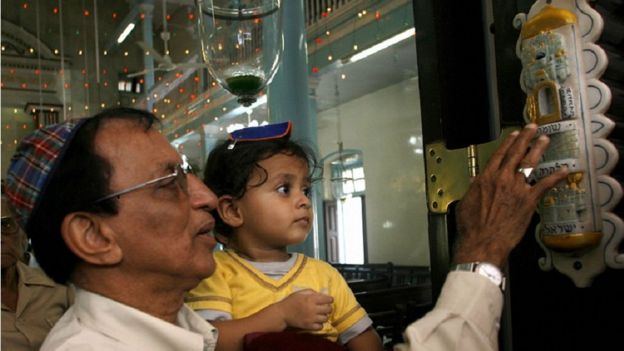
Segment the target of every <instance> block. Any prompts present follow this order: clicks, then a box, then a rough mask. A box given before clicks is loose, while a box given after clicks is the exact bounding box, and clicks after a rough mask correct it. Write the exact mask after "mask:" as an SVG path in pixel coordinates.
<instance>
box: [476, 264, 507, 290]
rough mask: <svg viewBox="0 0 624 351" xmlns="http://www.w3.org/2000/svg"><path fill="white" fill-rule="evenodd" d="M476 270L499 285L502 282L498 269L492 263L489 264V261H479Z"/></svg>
mask: <svg viewBox="0 0 624 351" xmlns="http://www.w3.org/2000/svg"><path fill="white" fill-rule="evenodd" d="M477 271H478V272H479V274H482V275H484V276H486V277H488V278H490V280H491V281H492V282H494V283H495V284H496V285H500V284H501V283H502V282H503V276H502V274H501V272H500V270H499V269H498V268H497V267H496V266H494V265H491V264H489V263H480V264H479V265H478V266H477Z"/></svg>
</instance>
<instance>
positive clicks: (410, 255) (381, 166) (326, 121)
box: [318, 78, 429, 266]
mask: <svg viewBox="0 0 624 351" xmlns="http://www.w3.org/2000/svg"><path fill="white" fill-rule="evenodd" d="M339 109H340V110H339V111H337V109H336V108H332V109H328V110H325V111H322V112H319V113H318V121H319V123H318V124H319V129H318V141H319V152H320V154H321V156H325V155H327V154H328V153H330V152H332V151H336V150H337V141H338V136H337V132H336V130H337V124H336V119H337V118H336V116H337V115H338V114H339V115H340V120H341V130H342V133H341V134H342V137H341V139H342V141H343V144H344V148H345V149H360V150H362V151H363V155H364V172H365V176H366V228H367V240H368V257H369V262H370V263H384V262H388V261H392V262H394V263H395V264H401V265H425V266H428V265H429V246H428V238H427V235H428V234H427V208H426V198H425V171H424V158H423V155H422V148H423V146H422V137H421V136H422V131H421V119H420V99H419V94H418V79H417V78H411V79H407V80H404V81H402V82H400V83H398V84H395V85H392V86H389V87H386V88H384V89H381V90H378V91H376V92H374V93H371V94H368V95H364V96H362V97H360V98H358V99H355V100H352V101H349V102H347V103H344V104H342V105H340V106H339ZM410 139H411V140H412V142H414V141H416V145H413V144H410ZM418 149H419V150H420V151H417V150H418Z"/></svg>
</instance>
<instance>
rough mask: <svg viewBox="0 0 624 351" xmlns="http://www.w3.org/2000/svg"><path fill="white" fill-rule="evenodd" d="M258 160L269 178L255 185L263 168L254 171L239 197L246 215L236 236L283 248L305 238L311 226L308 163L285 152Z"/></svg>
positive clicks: (264, 246) (262, 245)
mask: <svg viewBox="0 0 624 351" xmlns="http://www.w3.org/2000/svg"><path fill="white" fill-rule="evenodd" d="M259 164H260V166H262V168H264V169H265V170H266V172H267V174H268V178H267V180H266V182H264V183H263V184H262V185H260V186H254V185H255V184H258V183H259V182H260V181H261V179H262V178H261V175H262V173H261V171H260V170H258V171H255V173H254V174H252V176H251V177H250V180H249V183H248V185H247V186H248V187H247V191H246V193H245V195H243V197H242V198H241V199H239V200H237V202H238V208H239V210H240V211H241V215H242V218H243V224H242V226H241V227H239V228H237V230H236V235H237V240H239V241H240V240H243V241H245V244H247V245H251V246H254V247H257V248H262V249H269V250H270V249H278V250H284V249H285V248H286V246H288V245H292V244H298V243H301V242H303V241H304V240H305V238H306V237H307V235H308V233H309V232H310V229H311V228H312V221H313V218H314V217H313V216H314V215H313V213H312V206H311V201H310V198H309V194H310V180H309V174H308V166H307V163H306V161H305V160H302V159H301V158H298V157H294V156H288V155H285V154H277V155H274V156H272V157H270V158H268V159H266V160H263V161H261V162H259Z"/></svg>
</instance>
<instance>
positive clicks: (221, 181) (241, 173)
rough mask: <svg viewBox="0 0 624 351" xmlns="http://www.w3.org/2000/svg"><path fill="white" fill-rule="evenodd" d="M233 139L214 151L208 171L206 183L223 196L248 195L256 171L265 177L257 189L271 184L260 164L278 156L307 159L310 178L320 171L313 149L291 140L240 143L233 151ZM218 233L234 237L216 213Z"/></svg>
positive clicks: (205, 176)
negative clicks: (251, 178) (266, 183)
mask: <svg viewBox="0 0 624 351" xmlns="http://www.w3.org/2000/svg"><path fill="white" fill-rule="evenodd" d="M231 144H232V141H231V140H225V141H223V142H221V143H219V144H217V146H216V147H215V148H214V150H212V151H211V152H210V155H209V156H208V160H207V161H206V167H205V169H204V183H205V184H206V185H207V186H208V187H209V188H210V189H211V190H212V191H214V193H215V194H216V195H217V196H218V197H219V196H222V195H230V196H232V197H234V198H235V199H240V198H242V197H243V195H245V192H246V190H247V185H248V182H249V178H250V177H251V175H252V174H253V172H254V171H255V170H258V171H260V172H261V174H263V176H261V179H260V181H259V182H258V183H256V184H250V186H253V187H256V186H260V185H262V184H264V183H265V182H266V181H267V178H268V174H267V171H266V170H265V169H264V168H262V167H261V166H260V165H259V164H258V163H259V162H260V161H263V160H266V159H268V158H271V157H272V156H275V155H277V154H285V155H288V156H294V157H297V158H300V159H302V160H304V161H305V162H306V163H307V166H308V170H309V175H310V178H312V174H313V173H314V172H315V171H316V170H317V168H318V167H317V160H316V156H315V154H314V152H313V151H312V149H311V148H309V147H307V146H305V145H302V144H300V143H297V142H294V141H291V140H289V139H285V138H284V139H276V140H262V141H251V142H248V141H245V142H237V143H235V144H234V147H233V148H231V147H230V145H231ZM214 212H215V213H214V217H215V220H216V225H215V231H216V233H217V234H219V235H222V236H224V237H226V238H228V237H230V236H231V234H232V228H231V227H230V226H228V225H227V224H225V223H224V222H223V221H222V220H221V218H220V217H219V215H218V213H216V212H217V211H216V210H215V211H214Z"/></svg>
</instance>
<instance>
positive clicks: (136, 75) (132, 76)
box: [126, 69, 150, 78]
mask: <svg viewBox="0 0 624 351" xmlns="http://www.w3.org/2000/svg"><path fill="white" fill-rule="evenodd" d="M149 71H150V70H148V69H144V70H142V71H139V72H134V73H130V74H128V75H126V77H128V78H134V77H138V76H142V75H144V74H146V73H147V72H149Z"/></svg>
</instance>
